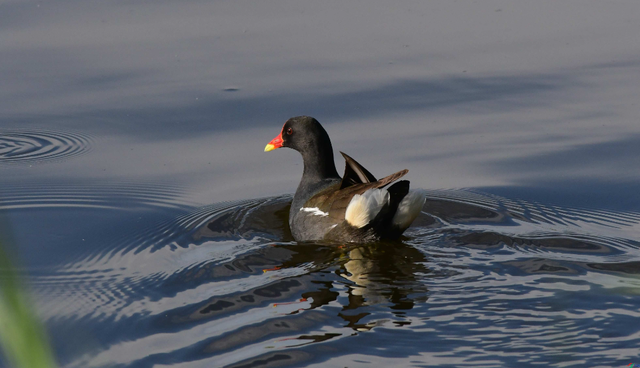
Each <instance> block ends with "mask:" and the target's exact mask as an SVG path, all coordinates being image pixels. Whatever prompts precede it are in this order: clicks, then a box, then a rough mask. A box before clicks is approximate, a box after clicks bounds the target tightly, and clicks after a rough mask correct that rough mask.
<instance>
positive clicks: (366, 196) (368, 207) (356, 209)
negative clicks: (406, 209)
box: [344, 188, 389, 228]
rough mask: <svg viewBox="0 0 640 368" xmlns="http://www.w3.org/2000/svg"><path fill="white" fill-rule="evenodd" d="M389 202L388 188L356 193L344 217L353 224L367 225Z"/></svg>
mask: <svg viewBox="0 0 640 368" xmlns="http://www.w3.org/2000/svg"><path fill="white" fill-rule="evenodd" d="M387 203H389V192H387V190H386V189H376V188H372V189H369V190H367V191H366V192H364V193H362V195H360V194H356V195H354V196H353V198H351V202H349V205H348V206H347V211H346V212H345V213H344V219H345V220H347V222H348V223H349V224H350V225H351V226H355V227H358V228H361V227H365V226H367V224H368V223H369V222H371V220H373V219H374V218H375V217H376V215H377V214H378V213H379V212H380V210H381V209H382V207H384V206H385V205H386V204H387Z"/></svg>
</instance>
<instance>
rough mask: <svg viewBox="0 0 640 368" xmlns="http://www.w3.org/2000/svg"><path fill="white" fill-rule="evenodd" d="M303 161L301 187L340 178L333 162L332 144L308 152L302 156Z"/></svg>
mask: <svg viewBox="0 0 640 368" xmlns="http://www.w3.org/2000/svg"><path fill="white" fill-rule="evenodd" d="M302 161H303V162H304V172H303V173H302V180H301V182H300V185H302V184H303V183H306V184H313V183H317V182H320V181H323V180H326V179H339V178H340V175H338V171H336V164H335V162H334V161H333V148H332V147H331V144H328V145H323V146H321V147H313V149H310V150H306V151H305V152H304V153H303V154H302Z"/></svg>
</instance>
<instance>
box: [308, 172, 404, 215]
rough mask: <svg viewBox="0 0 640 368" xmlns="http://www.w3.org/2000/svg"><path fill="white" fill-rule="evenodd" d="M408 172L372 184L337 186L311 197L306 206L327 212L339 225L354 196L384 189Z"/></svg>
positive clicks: (386, 177)
mask: <svg viewBox="0 0 640 368" xmlns="http://www.w3.org/2000/svg"><path fill="white" fill-rule="evenodd" d="M408 172H409V170H407V169H404V170H401V171H398V172H397V173H394V174H391V175H389V176H385V177H384V178H382V179H380V180H377V181H374V182H371V183H356V184H352V185H350V186H348V187H346V188H342V189H341V188H340V187H339V186H341V184H335V185H332V186H330V187H328V188H325V189H324V190H322V191H321V192H320V193H318V194H316V195H314V196H313V197H311V199H309V201H307V203H306V204H305V206H306V207H317V208H318V209H320V210H322V211H324V212H327V213H328V214H329V218H330V219H331V220H332V221H333V222H334V223H339V222H341V221H342V220H344V214H345V211H346V210H347V206H348V205H349V202H351V199H352V198H353V196H354V195H356V194H362V193H364V192H366V191H367V190H369V189H371V188H383V187H385V186H387V185H389V184H390V183H393V182H394V181H396V180H398V179H400V178H401V177H403V176H405V175H406V174H407V173H408Z"/></svg>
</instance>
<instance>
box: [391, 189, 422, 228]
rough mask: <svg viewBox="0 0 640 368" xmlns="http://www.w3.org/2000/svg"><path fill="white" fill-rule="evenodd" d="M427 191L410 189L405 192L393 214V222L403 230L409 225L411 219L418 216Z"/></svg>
mask: <svg viewBox="0 0 640 368" xmlns="http://www.w3.org/2000/svg"><path fill="white" fill-rule="evenodd" d="M426 195H427V192H426V191H424V190H423V189H411V190H410V191H409V193H407V195H406V196H404V198H402V201H400V204H399V205H398V211H396V214H395V215H394V216H393V221H392V222H393V224H394V225H397V226H398V227H399V228H400V229H402V230H404V229H406V228H408V227H409V225H411V223H412V222H413V220H415V219H416V217H418V215H419V214H420V211H421V210H422V206H424V202H425V201H426V200H427V197H426Z"/></svg>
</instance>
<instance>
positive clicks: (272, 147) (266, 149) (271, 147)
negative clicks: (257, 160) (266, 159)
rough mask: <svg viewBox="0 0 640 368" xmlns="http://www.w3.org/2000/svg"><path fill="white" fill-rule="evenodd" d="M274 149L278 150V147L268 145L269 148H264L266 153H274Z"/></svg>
mask: <svg viewBox="0 0 640 368" xmlns="http://www.w3.org/2000/svg"><path fill="white" fill-rule="evenodd" d="M274 149H276V146H274V145H273V144H267V146H266V147H265V148H264V151H265V152H269V151H273V150H274Z"/></svg>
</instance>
